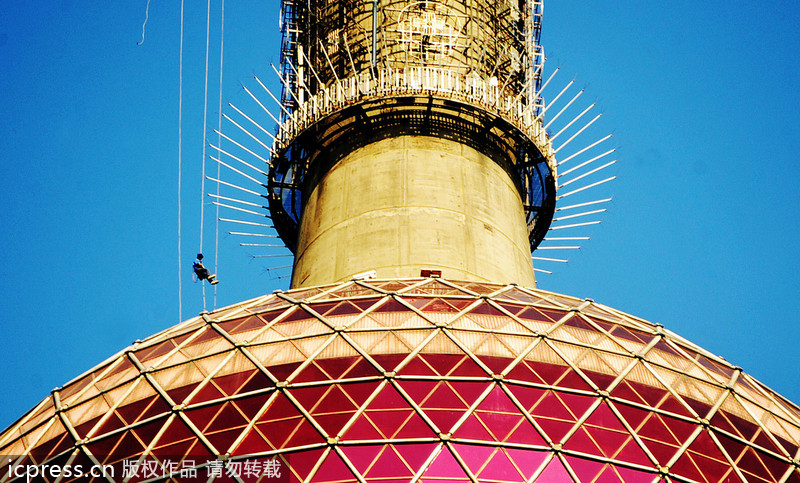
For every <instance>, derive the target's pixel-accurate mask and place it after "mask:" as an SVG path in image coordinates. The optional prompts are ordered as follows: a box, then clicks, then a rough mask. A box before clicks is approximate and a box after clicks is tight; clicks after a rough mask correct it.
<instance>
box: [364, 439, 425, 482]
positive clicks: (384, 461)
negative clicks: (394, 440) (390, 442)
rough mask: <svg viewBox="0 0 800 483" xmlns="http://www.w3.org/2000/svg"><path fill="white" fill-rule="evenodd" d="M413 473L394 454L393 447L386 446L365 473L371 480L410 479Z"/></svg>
mask: <svg viewBox="0 0 800 483" xmlns="http://www.w3.org/2000/svg"><path fill="white" fill-rule="evenodd" d="M413 475H414V473H413V472H412V471H411V469H410V468H409V467H408V466H407V465H406V464H405V462H404V461H403V460H402V459H401V458H400V457H399V456H398V455H397V453H395V452H394V450H393V446H386V447H385V448H384V450H383V452H382V453H381V454H380V456H378V459H377V461H375V463H374V464H373V465H372V467H371V468H370V469H369V471H368V472H367V473H366V475H364V476H366V477H367V478H368V479H372V478H398V477H400V478H410V477H411V476H413Z"/></svg>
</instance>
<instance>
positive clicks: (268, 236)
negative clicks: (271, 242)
mask: <svg viewBox="0 0 800 483" xmlns="http://www.w3.org/2000/svg"><path fill="white" fill-rule="evenodd" d="M228 235H240V236H263V237H266V238H280V237H279V236H278V235H267V234H265V233H244V232H241V231H229V232H228Z"/></svg>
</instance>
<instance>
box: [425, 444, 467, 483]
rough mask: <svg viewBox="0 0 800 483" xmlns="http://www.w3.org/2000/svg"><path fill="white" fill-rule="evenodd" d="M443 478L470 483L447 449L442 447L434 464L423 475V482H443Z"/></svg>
mask: <svg viewBox="0 0 800 483" xmlns="http://www.w3.org/2000/svg"><path fill="white" fill-rule="evenodd" d="M441 478H446V479H447V480H445V481H469V477H468V476H467V474H466V473H465V472H464V470H463V469H462V468H461V466H460V465H459V464H458V462H457V461H456V459H455V457H454V456H453V455H452V454H451V453H450V450H448V449H447V447H442V450H441V451H440V452H439V454H438V455H436V458H435V459H434V460H433V463H431V465H430V466H429V467H428V469H427V470H426V471H425V473H423V475H422V481H428V482H432V481H441V480H440V479H441Z"/></svg>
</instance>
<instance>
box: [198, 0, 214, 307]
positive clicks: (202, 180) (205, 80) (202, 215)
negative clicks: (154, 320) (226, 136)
mask: <svg viewBox="0 0 800 483" xmlns="http://www.w3.org/2000/svg"><path fill="white" fill-rule="evenodd" d="M210 29H211V0H208V1H207V3H206V65H205V75H204V77H203V139H202V140H201V141H202V142H203V159H202V172H201V173H200V253H203V226H204V225H205V212H206V210H205V207H206V203H205V201H206V198H205V195H206V144H207V142H206V134H207V132H208V126H207V124H208V46H209V37H210ZM203 310H206V284H203Z"/></svg>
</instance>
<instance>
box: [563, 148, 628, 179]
mask: <svg viewBox="0 0 800 483" xmlns="http://www.w3.org/2000/svg"><path fill="white" fill-rule="evenodd" d="M616 150H617V149H616V148H614V149H609V150H608V151H606V152H605V153H603V154H599V155H597V156H595V157H593V158H592V159H590V160H589V161H584V162H583V163H581V164H579V165H577V166H575V167H574V168H570V169H568V170H566V171H564V172H563V173H559V175H558V177H559V178H563V177H564V176H566V175H568V174H569V173H571V172H573V171H576V170H579V169H581V168H583V167H584V166H588V165H589V164H591V163H593V162H595V161H597V160H598V159H601V158H604V157H606V156H608V155H609V154H611V153H613V152H615V151H616Z"/></svg>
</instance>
